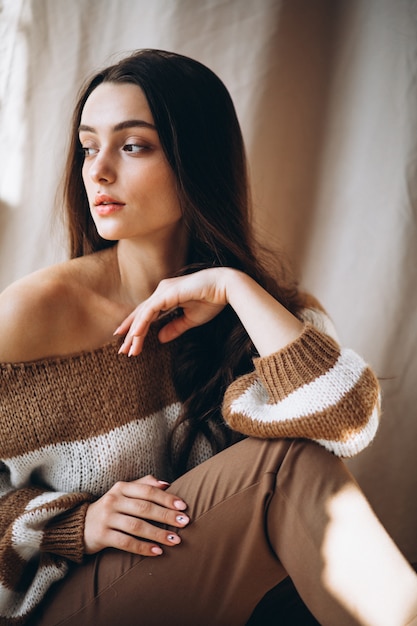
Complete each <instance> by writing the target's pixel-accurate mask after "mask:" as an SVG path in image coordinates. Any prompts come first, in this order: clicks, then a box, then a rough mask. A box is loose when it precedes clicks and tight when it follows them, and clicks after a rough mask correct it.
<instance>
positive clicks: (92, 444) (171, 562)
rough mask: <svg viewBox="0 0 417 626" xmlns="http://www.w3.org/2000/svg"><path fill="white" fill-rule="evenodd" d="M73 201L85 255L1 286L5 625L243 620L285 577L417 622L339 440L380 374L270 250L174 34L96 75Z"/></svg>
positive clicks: (241, 172) (373, 422) (220, 106)
mask: <svg viewBox="0 0 417 626" xmlns="http://www.w3.org/2000/svg"><path fill="white" fill-rule="evenodd" d="M65 205H66V207H67V222H68V228H69V234H70V240H71V256H72V259H71V260H70V261H68V262H65V263H62V264H59V265H57V266H54V267H50V268H47V269H44V270H41V271H39V272H36V273H34V274H32V275H31V276H29V277H27V278H25V279H23V280H21V281H18V282H17V283H15V284H13V285H12V286H11V287H9V288H8V289H6V290H5V292H4V293H3V294H2V295H1V297H0V323H1V327H2V328H3V333H2V334H1V337H0V360H1V362H2V365H1V413H0V419H1V422H0V423H1V439H0V452H1V456H0V458H1V465H0V497H1V499H0V505H1V509H0V510H1V541H0V615H1V620H0V623H2V624H19V623H24V622H25V621H28V622H29V623H31V624H42V625H47V624H48V625H49V624H57V623H59V624H77V625H82V624H97V625H99V624H100V625H104V624H106V625H107V624H109V625H110V624H111V625H113V624H115V623H122V624H124V625H129V624H132V625H133V624H144V625H146V626H149V625H152V624H155V625H160V624H169V623H172V624H181V625H182V626H187V625H192V626H195V624H199V625H200V626H201V625H204V624H210V625H213V624H216V625H222V624H224V625H226V624H227V625H228V626H230V625H233V624H245V622H246V621H247V620H248V619H249V617H250V615H251V613H252V611H253V609H254V608H255V606H256V605H257V603H258V602H259V601H260V599H261V598H262V597H263V596H264V595H265V594H266V593H267V592H268V590H270V589H271V588H272V587H274V586H275V585H277V584H278V583H279V582H280V581H282V580H283V579H284V578H286V577H287V576H288V575H289V576H290V577H291V579H292V580H293V582H294V584H295V586H296V587H297V589H298V591H299V593H300V595H301V597H302V598H303V600H304V602H305V603H306V605H307V606H308V607H309V609H310V611H311V612H312V613H313V614H314V616H315V617H316V618H317V620H318V621H319V622H320V623H321V624H324V625H326V624H329V625H332V626H334V625H335V624H338V626H343V625H345V624H346V625H348V624H371V625H375V626H384V625H385V624H387V625H388V624H389V625H390V626H400V625H404V624H408V623H410V624H411V623H417V617H416V616H417V580H416V576H415V575H414V573H413V571H412V570H411V568H410V567H409V566H408V564H407V563H406V561H405V560H404V558H403V557H402V555H401V554H400V552H399V551H398V549H397V548H396V547H395V545H394V544H393V542H392V541H391V539H390V538H389V537H388V535H387V534H386V533H385V531H384V530H383V528H382V527H381V525H380V524H379V522H378V521H377V519H376V518H375V516H374V514H373V513H372V511H371V509H370V507H369V505H368V504H367V502H366V500H365V498H364V496H363V495H362V493H361V492H360V490H359V488H358V487H357V485H356V483H355V482H354V480H353V479H352V477H351V475H350V474H349V472H348V471H347V469H346V467H345V466H344V464H343V462H342V461H341V460H340V458H338V457H344V456H346V457H347V456H351V455H353V454H356V453H357V452H359V451H360V450H362V449H363V448H364V447H366V446H367V445H368V444H369V443H370V442H371V440H372V439H373V437H374V435H375V432H376V429H377V424H378V417H379V388H378V383H377V380H376V378H375V375H374V374H373V372H372V371H371V369H370V368H369V367H368V366H367V365H366V364H365V363H364V362H363V360H362V359H361V358H360V357H359V356H358V355H357V354H355V353H354V352H352V351H351V350H348V349H342V348H341V347H340V346H339V345H338V343H337V341H336V340H335V338H334V337H333V336H332V334H333V333H332V327H331V324H330V322H329V320H328V318H327V316H326V315H325V313H324V312H323V311H322V309H321V308H320V306H319V305H318V303H317V302H316V301H315V300H314V299H312V298H310V297H307V296H304V295H303V294H301V293H299V292H298V291H297V289H296V288H295V286H294V285H293V284H290V283H289V282H288V280H287V279H286V277H285V275H284V273H283V271H282V268H281V266H280V265H281V264H280V262H279V261H278V260H277V259H274V264H275V265H274V266H273V267H272V270H273V271H272V270H271V269H267V266H266V265H265V263H261V261H260V260H259V259H260V258H261V257H260V251H259V249H258V247H257V246H256V245H255V242H254V240H253V237H252V233H251V229H250V218H249V210H250V197H249V191H248V182H247V173H246V165H245V156H244V148H243V142H242V137H241V132H240V129H239V124H238V121H237V119H236V115H235V111H234V107H233V104H232V102H231V99H230V96H229V94H228V92H227V90H226V89H225V87H224V86H223V84H222V83H221V81H220V80H219V79H218V78H217V77H216V76H215V75H214V74H213V73H212V72H211V71H210V70H209V69H207V68H206V67H204V66H202V65H201V64H199V63H197V62H195V61H193V60H191V59H188V58H186V57H183V56H180V55H178V54H172V53H168V52H163V51H157V50H143V51H139V52H136V53H134V54H133V55H131V56H130V57H128V58H126V59H123V60H122V61H120V62H119V63H118V64H116V65H115V66H112V67H109V68H107V69H105V70H104V71H102V72H100V73H98V74H97V75H96V76H94V77H93V78H92V80H90V81H89V82H88V83H87V85H86V86H85V88H84V89H83V90H82V92H81V95H80V98H79V101H78V104H77V106H76V109H75V113H74V119H73V127H72V141H71V146H70V149H69V156H68V161H67V168H66V177H65ZM129 357H130V358H129ZM232 444H233V445H232ZM413 619H414V621H413ZM277 621H279V607H277Z"/></svg>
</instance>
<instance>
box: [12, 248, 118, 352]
mask: <svg viewBox="0 0 417 626" xmlns="http://www.w3.org/2000/svg"><path fill="white" fill-rule="evenodd" d="M97 266H98V262H97V259H95V258H88V257H82V258H80V259H74V260H71V261H66V262H64V263H60V264H57V265H54V266H51V267H48V268H45V269H42V270H39V271H37V272H34V273H33V274H30V275H28V276H26V277H25V278H22V279H20V280H18V281H16V282H15V283H13V284H12V285H10V286H9V287H7V288H6V289H5V290H4V291H3V292H2V293H1V294H0V328H1V329H2V332H0V362H21V361H32V360H37V359H40V358H44V357H49V356H57V355H63V354H70V353H73V352H77V351H81V350H83V349H89V348H91V347H97V345H100V342H104V341H105V339H107V337H108V336H109V335H110V336H111V334H110V333H109V332H107V329H106V331H104V330H102V329H100V326H99V325H97V319H98V318H100V316H99V315H97V312H98V307H99V306H103V305H101V304H100V303H101V302H102V300H105V298H103V297H98V295H97V285H96V284H97V282H99V281H98V279H97V275H98V273H99V272H98V271H97V269H96V268H97ZM101 272H102V274H103V273H105V272H103V271H102V270H101ZM100 280H101V279H100ZM108 308H109V309H111V307H108ZM113 328H115V326H113Z"/></svg>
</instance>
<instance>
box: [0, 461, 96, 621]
mask: <svg viewBox="0 0 417 626" xmlns="http://www.w3.org/2000/svg"><path fill="white" fill-rule="evenodd" d="M91 499H92V498H91V496H90V495H89V494H85V493H84V494H83V493H71V494H66V493H57V492H50V491H45V490H44V489H42V488H40V487H29V486H28V487H23V488H19V489H16V488H15V487H14V486H13V485H12V480H11V477H10V471H9V470H8V468H7V465H6V463H0V511H1V516H0V533H1V535H0V537H1V538H0V616H1V617H0V624H2V623H3V621H2V620H3V619H5V620H6V621H5V622H4V623H7V624H11V623H20V621H21V620H23V618H24V616H26V615H27V614H29V613H30V612H31V611H32V610H33V608H34V607H35V606H36V605H37V604H38V603H39V601H40V600H41V599H42V597H43V595H44V594H45V592H46V590H47V589H48V588H49V587H50V585H51V584H52V583H54V582H56V581H58V580H60V579H61V578H62V577H63V576H64V575H65V573H66V571H67V567H68V565H67V559H70V560H73V561H77V562H79V561H81V560H82V558H83V534H84V530H83V529H84V516H85V512H86V508H87V503H88V502H89V501H91Z"/></svg>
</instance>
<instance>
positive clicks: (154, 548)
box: [151, 546, 163, 554]
mask: <svg viewBox="0 0 417 626" xmlns="http://www.w3.org/2000/svg"><path fill="white" fill-rule="evenodd" d="M151 552H152V554H162V552H163V550H162V549H161V548H160V547H159V546H154V547H153V548H151Z"/></svg>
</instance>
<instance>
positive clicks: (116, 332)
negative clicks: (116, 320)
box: [113, 326, 120, 335]
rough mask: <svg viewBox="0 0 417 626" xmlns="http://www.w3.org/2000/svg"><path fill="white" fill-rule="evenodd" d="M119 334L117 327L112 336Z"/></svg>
mask: <svg viewBox="0 0 417 626" xmlns="http://www.w3.org/2000/svg"><path fill="white" fill-rule="evenodd" d="M119 333H120V326H118V327H117V328H116V330H115V331H114V333H113V335H118V334H119Z"/></svg>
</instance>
